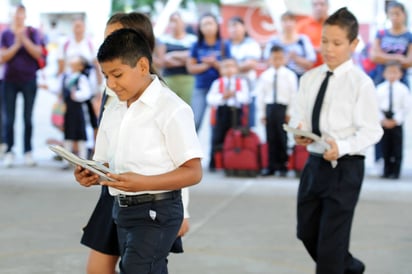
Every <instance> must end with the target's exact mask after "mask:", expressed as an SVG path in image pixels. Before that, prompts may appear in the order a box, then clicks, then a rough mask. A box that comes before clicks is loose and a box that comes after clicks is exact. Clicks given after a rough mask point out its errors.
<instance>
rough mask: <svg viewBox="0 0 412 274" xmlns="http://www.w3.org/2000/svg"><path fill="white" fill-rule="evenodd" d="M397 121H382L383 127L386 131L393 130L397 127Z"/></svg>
mask: <svg viewBox="0 0 412 274" xmlns="http://www.w3.org/2000/svg"><path fill="white" fill-rule="evenodd" d="M396 125H397V124H396V121H395V120H394V119H384V120H382V127H383V128H386V129H391V128H394V127H396Z"/></svg>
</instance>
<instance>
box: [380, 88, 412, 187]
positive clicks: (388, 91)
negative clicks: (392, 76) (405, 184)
mask: <svg viewBox="0 0 412 274" xmlns="http://www.w3.org/2000/svg"><path fill="white" fill-rule="evenodd" d="M376 90H377V94H378V99H379V109H380V110H381V111H380V118H381V121H382V120H383V119H394V120H395V121H396V124H397V125H396V126H395V127H394V128H384V129H383V137H382V140H381V144H382V153H383V158H384V170H383V174H382V177H384V178H393V179H397V178H399V175H400V171H401V164H402V156H403V127H402V124H403V123H404V121H405V119H406V115H407V113H408V110H409V107H410V105H411V103H410V94H409V89H408V87H407V86H406V85H405V84H403V83H402V82H400V81H396V82H394V83H389V82H388V81H385V82H383V83H381V84H379V85H378V86H377V87H376Z"/></svg>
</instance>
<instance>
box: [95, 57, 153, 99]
mask: <svg viewBox="0 0 412 274" xmlns="http://www.w3.org/2000/svg"><path fill="white" fill-rule="evenodd" d="M100 67H101V69H102V72H103V75H104V76H105V78H106V84H107V86H108V87H109V88H110V89H111V90H113V91H114V92H115V93H116V95H117V97H118V98H119V100H120V101H127V105H128V106H130V104H131V103H133V102H134V101H136V100H137V99H138V98H139V97H140V95H141V94H142V93H143V92H144V90H145V89H146V88H147V87H148V86H149V84H150V82H151V76H150V72H149V61H148V60H147V59H146V58H144V57H142V58H140V59H139V60H138V61H137V63H136V65H135V66H134V67H131V66H129V65H127V64H123V63H122V61H121V60H120V59H115V60H113V61H107V62H102V63H100Z"/></svg>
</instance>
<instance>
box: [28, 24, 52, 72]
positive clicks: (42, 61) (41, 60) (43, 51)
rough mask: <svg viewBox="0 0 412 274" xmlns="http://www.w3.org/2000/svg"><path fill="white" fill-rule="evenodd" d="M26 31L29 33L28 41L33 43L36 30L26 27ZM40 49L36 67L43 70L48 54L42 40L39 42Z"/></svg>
mask: <svg viewBox="0 0 412 274" xmlns="http://www.w3.org/2000/svg"><path fill="white" fill-rule="evenodd" d="M28 31H29V37H30V39H31V40H32V41H34V39H33V35H34V32H35V31H36V30H35V29H34V28H33V27H28ZM40 47H41V56H40V58H38V59H37V67H38V69H43V68H44V67H46V65H47V55H48V54H49V52H48V50H47V47H46V45H45V42H44V39H42V40H41V43H40Z"/></svg>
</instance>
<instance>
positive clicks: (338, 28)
mask: <svg viewBox="0 0 412 274" xmlns="http://www.w3.org/2000/svg"><path fill="white" fill-rule="evenodd" d="M358 31H359V24H358V21H357V19H356V17H355V16H354V15H353V14H352V13H351V12H350V11H348V10H347V9H346V8H341V9H339V10H337V11H336V12H335V13H333V14H332V15H331V16H330V17H328V18H327V19H326V21H325V23H324V26H323V30H322V46H321V52H322V56H323V60H324V61H325V64H324V65H322V66H318V67H316V68H313V69H311V70H309V71H307V72H306V73H305V74H304V75H303V76H302V77H301V78H300V85H299V91H298V93H297V96H296V102H295V103H294V105H293V110H292V113H291V121H290V126H292V127H294V128H300V129H302V130H306V131H310V132H312V133H314V134H316V135H318V136H321V138H322V139H324V140H325V142H327V144H328V147H326V146H325V145H323V144H322V142H314V140H312V139H310V138H307V137H303V136H297V135H295V136H294V138H295V141H296V143H297V144H298V145H307V146H308V151H309V152H310V156H309V158H308V161H307V162H306V165H305V168H304V170H303V173H302V176H301V177H300V183H299V189H298V197H297V237H298V238H299V239H300V240H301V241H302V243H303V245H304V246H305V248H306V250H307V252H308V253H309V255H310V256H311V257H312V259H313V260H314V261H315V262H316V273H317V274H348V273H350V274H362V273H364V271H365V265H364V263H363V262H362V261H360V260H359V259H357V258H355V257H353V256H352V254H351V253H350V252H349V245H350V234H351V227H352V220H353V216H354V213H355V208H356V204H357V202H358V199H359V194H360V191H361V187H362V182H363V178H364V172H365V153H366V150H367V149H368V148H369V147H370V146H372V145H374V144H375V143H376V142H378V140H379V139H380V138H381V137H382V133H383V130H382V127H381V125H380V121H379V109H378V102H377V96H376V89H375V86H374V84H373V82H372V80H371V79H370V77H369V76H367V75H366V74H365V72H364V71H362V70H361V69H360V68H359V67H357V66H356V65H355V64H354V62H353V60H352V54H353V52H354V51H355V49H356V46H357V45H358Z"/></svg>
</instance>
